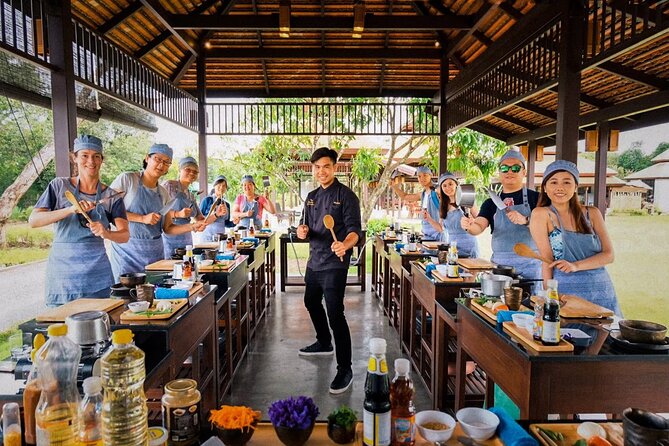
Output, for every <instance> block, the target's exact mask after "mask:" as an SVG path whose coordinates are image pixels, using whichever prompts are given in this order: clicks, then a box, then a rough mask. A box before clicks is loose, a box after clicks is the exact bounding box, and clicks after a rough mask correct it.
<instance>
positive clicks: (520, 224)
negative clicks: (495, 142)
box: [461, 149, 541, 280]
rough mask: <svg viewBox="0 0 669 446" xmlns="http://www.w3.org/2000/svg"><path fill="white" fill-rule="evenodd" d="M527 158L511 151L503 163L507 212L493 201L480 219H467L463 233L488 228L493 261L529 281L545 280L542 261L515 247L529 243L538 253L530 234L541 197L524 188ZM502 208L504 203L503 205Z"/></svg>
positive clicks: (500, 166)
mask: <svg viewBox="0 0 669 446" xmlns="http://www.w3.org/2000/svg"><path fill="white" fill-rule="evenodd" d="M525 163H526V161H525V157H524V156H523V155H522V153H520V152H519V151H517V150H514V149H510V150H508V151H507V152H506V153H505V154H504V155H502V157H501V158H500V160H499V164H498V169H499V180H500V182H501V183H502V191H501V193H500V194H499V196H500V198H501V201H502V202H503V206H504V209H499V208H498V207H497V205H496V204H495V202H493V200H492V198H488V199H487V200H486V201H484V202H483V204H482V205H481V211H480V212H479V215H478V217H475V218H474V217H463V218H462V220H461V225H462V229H464V230H465V231H467V232H468V233H470V234H472V235H479V234H480V233H482V232H483V231H484V230H485V229H486V228H487V227H490V232H491V233H492V252H493V254H492V258H491V260H492V261H493V262H494V263H496V264H498V265H509V266H513V267H514V268H515V269H516V272H517V273H518V274H520V275H522V276H523V277H524V278H525V279H535V280H539V279H541V264H540V262H539V261H538V260H535V259H528V258H526V257H521V256H519V255H517V254H516V253H515V252H514V250H513V247H514V246H515V245H516V243H525V244H526V245H529V246H530V247H531V248H533V249H535V250H536V245H535V243H534V240H532V236H531V234H530V229H529V224H530V214H531V213H532V209H534V208H535V207H536V206H537V201H538V199H539V194H538V193H537V192H536V191H534V190H531V189H528V188H527V187H525V186H524V185H523V181H524V179H525ZM500 206H502V203H500Z"/></svg>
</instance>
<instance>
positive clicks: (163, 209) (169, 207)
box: [160, 198, 177, 216]
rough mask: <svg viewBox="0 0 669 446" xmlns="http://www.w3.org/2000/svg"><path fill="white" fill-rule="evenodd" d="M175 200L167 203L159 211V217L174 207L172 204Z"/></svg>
mask: <svg viewBox="0 0 669 446" xmlns="http://www.w3.org/2000/svg"><path fill="white" fill-rule="evenodd" d="M176 201H177V199H176V198H173V199H171V200H170V201H168V202H167V203H166V204H165V206H163V208H162V209H161V210H160V215H163V216H164V215H166V214H167V213H168V212H169V211H170V210H172V206H174V203H176Z"/></svg>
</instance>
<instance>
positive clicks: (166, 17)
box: [140, 0, 197, 56]
mask: <svg viewBox="0 0 669 446" xmlns="http://www.w3.org/2000/svg"><path fill="white" fill-rule="evenodd" d="M140 1H141V2H142V4H143V5H144V6H145V7H146V8H148V9H149V10H150V11H151V12H152V13H153V15H155V16H156V18H157V19H158V20H159V21H160V23H162V24H163V26H164V27H165V28H167V30H168V31H169V32H170V33H171V34H172V35H173V36H174V37H176V38H177V40H178V41H179V42H181V43H182V44H183V45H184V46H185V47H186V49H187V50H188V51H190V52H191V53H193V54H194V55H196V56H197V50H196V49H195V48H194V47H193V45H192V44H191V43H190V42H189V41H188V40H186V38H185V37H184V36H182V35H181V34H180V33H179V31H178V30H177V29H175V28H174V27H172V24H171V23H170V21H171V17H172V14H171V13H169V12H168V11H167V10H166V9H165V8H164V7H163V5H161V4H160V1H159V0H140Z"/></svg>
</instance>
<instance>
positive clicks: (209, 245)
mask: <svg viewBox="0 0 669 446" xmlns="http://www.w3.org/2000/svg"><path fill="white" fill-rule="evenodd" d="M218 245H219V243H216V242H204V243H197V244H195V245H193V248H200V249H217V248H218Z"/></svg>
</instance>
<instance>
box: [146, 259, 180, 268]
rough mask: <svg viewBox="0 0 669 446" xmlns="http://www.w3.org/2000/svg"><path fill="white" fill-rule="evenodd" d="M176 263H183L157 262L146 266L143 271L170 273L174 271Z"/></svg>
mask: <svg viewBox="0 0 669 446" xmlns="http://www.w3.org/2000/svg"><path fill="white" fill-rule="evenodd" d="M177 262H183V260H171V259H165V260H158V261H157V262H154V263H151V264H149V265H146V267H144V271H172V270H173V269H174V264H175V263H177Z"/></svg>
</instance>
